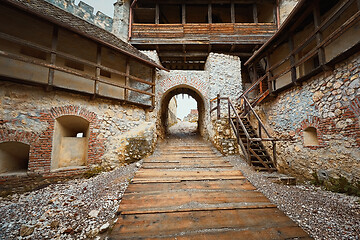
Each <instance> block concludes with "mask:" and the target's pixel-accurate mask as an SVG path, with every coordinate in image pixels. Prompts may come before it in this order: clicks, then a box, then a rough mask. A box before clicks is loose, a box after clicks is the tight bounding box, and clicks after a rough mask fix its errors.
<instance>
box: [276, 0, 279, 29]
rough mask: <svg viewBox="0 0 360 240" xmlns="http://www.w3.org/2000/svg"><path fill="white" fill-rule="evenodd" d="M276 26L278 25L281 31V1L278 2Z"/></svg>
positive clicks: (277, 0)
mask: <svg viewBox="0 0 360 240" xmlns="http://www.w3.org/2000/svg"><path fill="white" fill-rule="evenodd" d="M275 8H276V16H275V17H276V25H277V28H278V29H279V28H280V3H279V0H276V6H275Z"/></svg>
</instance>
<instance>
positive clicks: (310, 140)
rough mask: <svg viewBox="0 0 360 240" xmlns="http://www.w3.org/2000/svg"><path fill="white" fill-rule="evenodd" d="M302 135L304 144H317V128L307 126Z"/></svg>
mask: <svg viewBox="0 0 360 240" xmlns="http://www.w3.org/2000/svg"><path fill="white" fill-rule="evenodd" d="M303 136H304V146H305V147H307V146H319V145H320V144H319V139H318V135H317V130H316V128H314V127H308V128H306V129H305V130H304V132H303Z"/></svg>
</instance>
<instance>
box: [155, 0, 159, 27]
mask: <svg viewBox="0 0 360 240" xmlns="http://www.w3.org/2000/svg"><path fill="white" fill-rule="evenodd" d="M159 23H160V7H159V4H158V3H156V6H155V24H159Z"/></svg>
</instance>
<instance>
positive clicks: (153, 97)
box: [151, 68, 156, 107]
mask: <svg viewBox="0 0 360 240" xmlns="http://www.w3.org/2000/svg"><path fill="white" fill-rule="evenodd" d="M151 71H152V72H151V73H152V74H151V80H152V82H153V84H154V85H152V86H151V92H152V94H153V96H151V105H152V106H153V107H155V90H156V89H155V80H156V70H155V68H152V70H151Z"/></svg>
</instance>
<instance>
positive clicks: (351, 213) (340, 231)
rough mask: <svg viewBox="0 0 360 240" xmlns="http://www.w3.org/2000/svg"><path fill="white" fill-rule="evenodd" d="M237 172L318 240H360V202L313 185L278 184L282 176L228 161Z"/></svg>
mask: <svg viewBox="0 0 360 240" xmlns="http://www.w3.org/2000/svg"><path fill="white" fill-rule="evenodd" d="M226 159H228V160H229V161H230V162H231V163H232V164H233V165H234V166H235V168H236V169H239V170H241V171H242V172H243V174H244V176H245V177H247V178H248V179H249V181H250V182H251V183H252V184H253V185H254V186H255V187H256V188H258V190H260V191H261V192H262V193H263V194H264V195H265V196H266V197H268V198H269V199H270V201H272V202H273V203H274V204H276V205H277V206H278V208H279V209H280V210H282V211H283V212H284V213H285V214H286V215H287V216H289V217H290V218H291V219H292V220H293V221H295V222H296V223H298V224H299V226H301V227H302V228H303V229H304V230H305V231H307V232H308V233H309V234H310V235H311V236H312V237H314V238H315V239H331V240H333V239H356V240H359V239H360V198H359V197H354V196H347V195H344V194H339V193H333V192H329V191H324V190H322V189H321V188H318V187H315V186H313V185H310V184H309V185H296V186H287V185H283V184H278V183H274V182H273V181H272V179H273V180H274V179H275V177H277V176H281V175H280V174H277V173H273V174H268V173H262V172H255V171H254V170H252V168H251V167H249V166H248V165H247V163H246V162H245V161H243V160H242V159H241V158H240V157H239V156H228V157H226Z"/></svg>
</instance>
